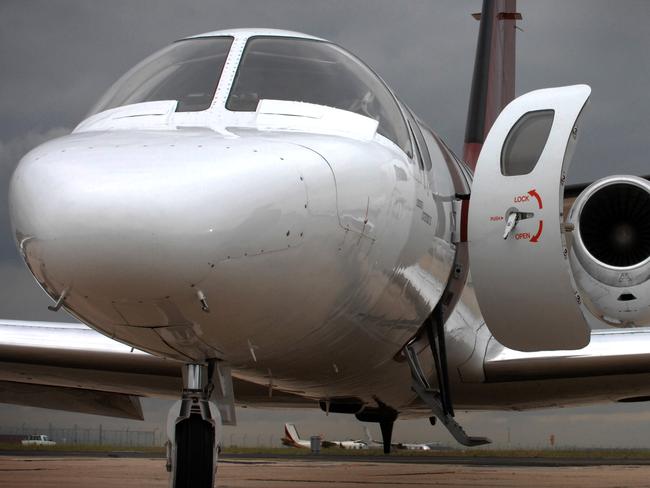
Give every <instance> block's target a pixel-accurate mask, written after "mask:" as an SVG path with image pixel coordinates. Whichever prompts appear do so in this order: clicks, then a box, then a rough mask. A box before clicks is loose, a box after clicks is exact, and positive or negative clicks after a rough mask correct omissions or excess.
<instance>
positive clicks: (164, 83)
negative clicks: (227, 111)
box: [91, 37, 233, 115]
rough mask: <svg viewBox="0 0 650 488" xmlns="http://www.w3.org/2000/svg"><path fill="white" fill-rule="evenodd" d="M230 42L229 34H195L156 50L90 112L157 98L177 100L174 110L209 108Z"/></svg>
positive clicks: (124, 77)
mask: <svg viewBox="0 0 650 488" xmlns="http://www.w3.org/2000/svg"><path fill="white" fill-rule="evenodd" d="M232 42H233V38H232V37H199V38H194V39H186V40H183V41H178V42H176V43H174V44H172V45H171V46H168V47H166V48H164V49H162V50H161V51H158V52H157V53H156V54H153V55H152V56H150V57H148V58H147V59H145V60H144V61H142V62H141V63H140V64H138V65H137V66H136V67H134V68H133V69H132V70H130V71H129V72H128V73H126V74H125V75H124V76H123V77H122V78H120V79H119V80H118V81H117V82H116V83H115V84H114V85H113V86H112V87H111V88H110V89H109V90H108V92H107V93H106V94H105V95H104V96H103V97H102V98H101V100H100V101H99V102H98V103H97V105H95V107H94V108H93V109H92V111H91V115H92V114H95V113H98V112H103V111H104V110H108V109H111V108H115V107H121V106H124V105H130V104H133V103H142V102H153V101H160V100H176V101H178V105H177V107H176V111H177V112H197V111H201V110H206V109H208V108H210V105H211V103H212V99H213V98H214V93H215V91H216V89H217V84H218V83H219V78H220V77H221V72H222V71H223V67H224V65H225V63H226V58H227V56H228V52H229V51H230V46H231V44H232Z"/></svg>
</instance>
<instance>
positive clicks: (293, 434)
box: [284, 424, 301, 444]
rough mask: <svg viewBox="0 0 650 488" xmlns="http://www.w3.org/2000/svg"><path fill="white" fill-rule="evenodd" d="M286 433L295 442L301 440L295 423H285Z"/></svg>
mask: <svg viewBox="0 0 650 488" xmlns="http://www.w3.org/2000/svg"><path fill="white" fill-rule="evenodd" d="M284 435H285V436H287V439H289V440H290V441H292V442H293V443H295V444H297V443H298V441H299V440H301V439H300V436H299V435H298V431H297V430H296V426H295V425H293V424H284Z"/></svg>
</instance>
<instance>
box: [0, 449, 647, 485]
mask: <svg viewBox="0 0 650 488" xmlns="http://www.w3.org/2000/svg"><path fill="white" fill-rule="evenodd" d="M112 456H119V457H107V455H106V453H104V454H103V456H102V457H89V456H88V457H57V456H54V455H53V456H32V455H25V454H24V453H23V454H22V455H20V456H15V455H6V454H3V455H2V456H0V487H2V488H4V487H7V488H9V487H11V488H26V487H29V488H32V487H44V488H50V487H52V488H54V487H57V488H58V487H66V488H87V487H92V488H116V487H120V488H131V487H145V488H147V487H160V488H163V487H167V486H168V478H167V473H166V471H165V462H164V460H163V459H161V458H140V457H124V456H120V455H119V454H118V453H113V454H112ZM464 461H465V462H460V461H457V462H456V464H453V463H452V464H450V463H449V461H447V462H445V460H444V459H440V460H439V459H436V460H435V461H434V460H431V459H428V460H426V461H422V460H420V461H419V462H412V461H411V462H405V460H404V459H402V460H398V461H391V462H385V461H382V462H380V461H375V460H372V459H363V458H360V459H357V457H355V458H354V459H350V458H349V457H348V458H346V459H330V458H324V457H321V458H318V457H311V458H309V457H304V458H296V457H286V458H261V457H260V458H255V459H251V458H242V457H235V456H228V457H225V458H224V459H222V460H221V461H220V463H219V470H218V481H217V484H216V486H217V487H220V488H230V487H232V488H240V487H268V488H276V487H291V488H325V487H331V486H336V487H337V488H348V487H349V488H353V487H355V488H359V487H365V486H368V487H370V486H380V487H392V486H395V487H398V488H410V487H418V488H421V487H425V486H436V487H479V488H483V487H518V488H519V487H522V486H525V487H540V488H542V487H544V488H545V487H567V488H573V487H575V488H586V487H594V488H600V487H603V488H604V487H607V488H610V487H649V488H650V465H647V464H646V465H640V464H622V465H611V464H610V465H599V464H596V463H595V462H594V463H593V464H591V465H585V464H582V465H570V463H568V464H562V465H555V466H540V465H534V464H530V463H529V464H526V463H522V460H521V459H512V460H510V462H509V463H508V462H507V461H508V460H507V459H505V460H504V459H503V458H500V459H498V462H499V463H500V464H495V465H490V464H489V459H485V460H483V463H485V464H473V465H471V464H467V462H468V461H471V460H468V459H465V460H464ZM495 463H496V458H495Z"/></svg>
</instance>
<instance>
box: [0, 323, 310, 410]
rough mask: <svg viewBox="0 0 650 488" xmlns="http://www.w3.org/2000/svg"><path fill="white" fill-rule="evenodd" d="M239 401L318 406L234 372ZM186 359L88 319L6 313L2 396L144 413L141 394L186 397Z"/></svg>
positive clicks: (0, 345) (0, 348) (0, 349)
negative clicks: (140, 346)
mask: <svg viewBox="0 0 650 488" xmlns="http://www.w3.org/2000/svg"><path fill="white" fill-rule="evenodd" d="M233 388H234V390H235V398H236V399H237V403H238V404H243V405H249V406H256V407H314V406H316V403H315V402H314V401H313V400H309V399H306V398H303V397H300V396H297V395H293V394H289V393H284V392H280V391H277V390H273V392H272V395H269V388H268V387H267V386H264V385H258V384H255V383H251V382H249V381H245V380H242V379H239V378H233ZM181 391H182V377H181V363H178V362H176V361H172V360H167V359H162V358H158V357H156V356H152V355H150V354H147V353H145V352H142V351H138V350H137V349H133V348H131V347H129V346H126V345H124V344H121V343H119V342H116V341H114V340H112V339H110V338H108V337H106V336H104V335H102V334H100V333H98V332H96V331H94V330H92V329H90V328H88V327H86V326H84V325H81V324H65V323H51V322H23V321H13V320H0V402H1V403H12V404H17V405H27V406H36V407H44V408H54V409H58V410H68V411H73V412H81V413H92V414H97V415H108V416H113V417H124V418H133V419H142V418H143V417H142V409H141V407H140V397H158V398H169V399H177V398H179V395H180V392H181Z"/></svg>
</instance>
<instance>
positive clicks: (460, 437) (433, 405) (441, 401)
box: [405, 304, 491, 447]
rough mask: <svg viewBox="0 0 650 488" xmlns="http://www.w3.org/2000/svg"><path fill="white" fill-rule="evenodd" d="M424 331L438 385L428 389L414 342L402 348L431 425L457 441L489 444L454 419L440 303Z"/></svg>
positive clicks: (486, 440)
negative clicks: (444, 431)
mask: <svg viewBox="0 0 650 488" xmlns="http://www.w3.org/2000/svg"><path fill="white" fill-rule="evenodd" d="M425 327H426V334H427V339H428V343H429V348H430V349H431V354H432V355H433V363H434V367H435V369H436V375H437V380H438V388H437V389H434V388H431V386H430V385H429V382H428V381H427V377H426V375H425V374H424V373H423V371H422V368H421V366H420V361H419V359H418V355H417V352H416V351H415V347H414V343H412V344H409V345H407V346H406V348H405V353H406V358H407V360H408V363H409V366H410V368H411V377H412V380H413V383H412V386H411V388H412V389H413V391H414V392H415V393H417V395H418V396H419V397H420V399H421V400H422V401H423V402H424V403H425V404H426V405H427V406H428V407H429V408H430V409H431V413H433V415H434V416H433V417H430V418H429V421H430V422H431V425H434V424H435V419H436V418H437V419H439V420H440V423H441V424H442V425H443V426H444V427H446V428H447V430H448V431H449V433H450V434H451V435H452V436H453V437H454V438H455V439H456V441H458V442H459V443H460V444H462V445H464V446H468V447H472V446H481V445H483V444H489V443H490V442H491V441H490V439H488V438H486V437H476V436H469V435H467V433H465V430H464V429H463V427H462V426H461V425H460V424H459V423H458V422H457V421H456V419H455V418H454V406H453V402H452V399H451V391H450V388H449V371H448V369H447V352H446V348H445V332H444V314H443V312H442V304H438V305H437V306H436V308H435V310H434V311H433V312H432V313H431V315H430V316H429V317H428V318H427V321H426V324H425Z"/></svg>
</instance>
